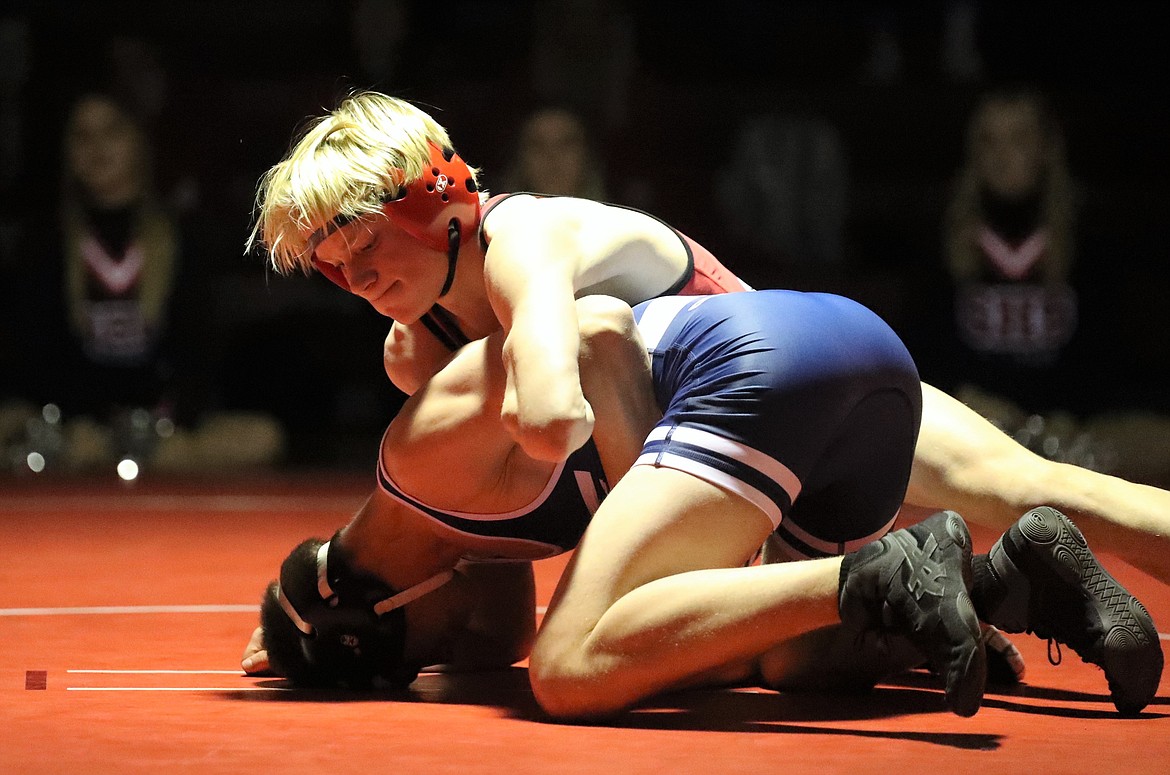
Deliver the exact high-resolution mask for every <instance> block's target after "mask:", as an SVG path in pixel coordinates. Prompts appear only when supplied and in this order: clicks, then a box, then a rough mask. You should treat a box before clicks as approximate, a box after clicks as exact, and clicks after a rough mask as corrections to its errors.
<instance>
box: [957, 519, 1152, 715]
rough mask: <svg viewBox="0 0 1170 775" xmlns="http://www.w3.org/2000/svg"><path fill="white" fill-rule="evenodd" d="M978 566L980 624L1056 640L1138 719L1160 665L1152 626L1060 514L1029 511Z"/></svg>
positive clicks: (1116, 702)
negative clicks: (1096, 670)
mask: <svg viewBox="0 0 1170 775" xmlns="http://www.w3.org/2000/svg"><path fill="white" fill-rule="evenodd" d="M975 565H976V571H977V583H976V587H975V601H976V604H977V607H978V609H979V613H980V616H981V618H983V619H984V621H987V622H989V623H991V624H993V625H995V626H996V627H998V628H1000V629H1001V630H1004V631H1006V632H1032V633H1035V634H1036V635H1038V636H1040V637H1041V638H1048V639H1051V640H1055V641H1056V642H1057V643H1059V644H1062V645H1065V646H1068V647H1070V648H1071V649H1072V650H1073V651H1075V652H1076V653H1077V654H1078V655H1080V657H1081V659H1083V660H1084V661H1086V662H1089V663H1091V664H1094V665H1097V666H1098V667H1101V668H1102V669H1103V670H1104V671H1105V678H1106V680H1107V681H1108V682H1109V691H1110V693H1111V694H1112V697H1113V704H1114V705H1116V706H1117V709H1118V710H1119V711H1121V712H1122V713H1125V714H1134V713H1137V712H1139V711H1140V710H1141V709H1142V708H1144V707H1145V706H1146V705H1147V704H1149V702H1150V700H1152V699H1153V698H1154V694H1155V693H1156V692H1157V691H1158V682H1159V680H1160V679H1161V676H1162V661H1163V657H1162V644H1161V643H1160V642H1159V640H1158V630H1157V628H1156V627H1155V626H1154V621H1153V619H1151V618H1150V614H1149V613H1148V612H1147V611H1146V609H1145V606H1143V605H1142V604H1141V603H1140V602H1139V601H1138V600H1137V598H1135V597H1134V596H1133V595H1131V594H1130V593H1129V592H1128V591H1127V590H1126V589H1125V588H1124V587H1123V586H1121V585H1120V584H1118V583H1117V581H1116V580H1115V579H1114V578H1113V577H1112V576H1110V575H1109V573H1108V572H1107V571H1106V570H1105V569H1104V568H1103V567H1101V564H1100V563H1099V562H1098V561H1097V558H1096V557H1094V556H1093V553H1092V552H1091V551H1090V550H1089V547H1088V544H1086V543H1085V537H1084V536H1083V535H1081V531H1080V530H1078V529H1077V527H1076V525H1074V524H1073V523H1072V520H1070V519H1069V518H1068V517H1066V516H1065V515H1064V514H1061V513H1060V512H1059V511H1057V510H1056V509H1054V508H1050V507H1048V506H1041V507H1038V508H1035V509H1032V510H1031V511H1029V512H1028V513H1027V514H1025V515H1024V516H1022V517H1020V520H1019V521H1018V522H1016V524H1014V525H1012V527H1010V528H1009V529H1008V531H1007V532H1006V533H1004V535H1003V536H1002V537H1001V538H1000V539H999V540H998V541H996V543H995V545H994V546H992V547H991V551H990V552H989V553H988V555H987V557H986V558H976V561H975Z"/></svg>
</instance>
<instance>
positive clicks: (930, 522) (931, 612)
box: [838, 511, 987, 716]
mask: <svg viewBox="0 0 1170 775" xmlns="http://www.w3.org/2000/svg"><path fill="white" fill-rule="evenodd" d="M970 589H971V534H970V533H969V532H968V531H967V525H966V523H964V522H963V518H962V517H960V516H959V515H958V514H956V513H955V512H953V511H940V512H939V513H937V514H934V515H933V516H931V517H928V518H927V519H925V520H923V521H922V522H920V523H919V524H917V525H912V526H911V527H908V528H904V529H902V530H895V531H894V532H892V533H889V534H888V535H886V536H884V537H883V538H882V539H881V540H879V541H874V542H873V543H871V544H867V545H866V546H863V547H862V548H861V549H859V550H858V551H856V552H854V553H852V554H849V555H846V556H845V558H844V561H843V562H842V564H841V586H840V592H839V596H838V610H839V611H840V613H841V622H842V624H844V625H845V626H846V627H852V628H854V629H856V630H858V631H860V632H865V631H869V630H885V631H890V632H894V633H896V634H899V635H903V636H905V637H907V638H908V639H909V640H910V641H911V642H912V643H914V645H916V646H917V647H918V648H919V649H921V650H922V652H923V653H924V654H926V656H927V658H928V659H929V661H930V664H931V667H932V669H933V670H934V672H935V673H937V674H938V675H940V676H941V677H942V679H943V681H944V682H945V686H946V699H947V704H948V705H949V706H950V708H951V710H952V711H954V712H955V713H957V714H958V715H960V716H973V715H975V713H976V711H978V710H979V705H980V703H981V702H982V701H983V689H984V685H985V683H986V680H987V655H986V651H985V649H984V645H983V641H982V639H981V633H980V629H979V619H978V617H976V615H975V607H974V606H973V605H972V603H971V598H970Z"/></svg>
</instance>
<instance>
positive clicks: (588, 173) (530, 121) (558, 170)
mask: <svg viewBox="0 0 1170 775" xmlns="http://www.w3.org/2000/svg"><path fill="white" fill-rule="evenodd" d="M502 190H504V191H508V192H521V191H525V192H530V193H535V194H556V195H559V196H575V197H581V198H584V199H593V200H596V201H605V200H606V191H605V175H604V171H603V170H602V167H601V165H600V163H599V161H598V158H597V155H596V153H595V150H594V148H593V147H592V145H591V143H590V137H589V130H588V128H587V127H586V126H585V123H584V122H583V121H582V120H581V119H580V117H578V116H577V114H575V113H573V112H572V111H570V110H568V109H565V108H558V107H546V108H541V109H539V110H536V111H534V112H533V113H532V114H530V115H529V116H528V118H527V119H526V120H525V121H524V123H523V125H522V126H521V128H520V139H519V142H518V143H517V146H516V149H515V152H514V154H513V157H512V164H511V167H510V168H509V170H508V171H507V174H506V175H505V178H504V186H503V189H502Z"/></svg>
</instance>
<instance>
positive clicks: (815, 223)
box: [716, 112, 849, 287]
mask: <svg viewBox="0 0 1170 775" xmlns="http://www.w3.org/2000/svg"><path fill="white" fill-rule="evenodd" d="M716 202H717V208H718V210H719V212H720V215H721V217H722V219H723V222H724V223H725V224H726V227H727V231H728V233H729V234H730V235H731V236H732V238H734V239H735V241H736V248H737V252H738V253H741V254H742V255H745V256H752V257H753V260H754V261H755V262H756V263H757V264H758V265H759V266H760V269H761V271H762V272H763V273H764V274H765V275H766V277H767V280H766V281H762V282H761V283H760V284H762V285H766V286H775V287H792V286H793V284H794V283H793V279H794V275H796V274H801V275H806V274H812V275H814V276H815V275H818V274H824V273H825V272H826V271H828V272H832V271H833V270H835V269H836V268H837V267H838V265H839V264H840V263H841V262H842V261H843V260H844V236H845V221H846V217H847V215H848V202H849V169H848V159H847V157H846V151H845V148H844V143H843V141H842V138H841V134H840V132H839V131H838V130H837V127H836V126H834V125H833V124H832V123H830V122H829V121H828V120H827V119H825V118H822V117H820V116H817V115H811V114H795V113H793V114H789V113H780V112H777V113H773V114H769V115H764V116H758V117H755V118H751V119H748V120H746V121H745V122H744V123H743V124H742V125H741V126H740V128H739V130H738V132H737V134H736V136H735V140H734V145H733V150H732V157H731V160H730V162H729V163H728V164H727V166H725V167H723V168H722V169H721V170H719V171H718V172H717V174H716Z"/></svg>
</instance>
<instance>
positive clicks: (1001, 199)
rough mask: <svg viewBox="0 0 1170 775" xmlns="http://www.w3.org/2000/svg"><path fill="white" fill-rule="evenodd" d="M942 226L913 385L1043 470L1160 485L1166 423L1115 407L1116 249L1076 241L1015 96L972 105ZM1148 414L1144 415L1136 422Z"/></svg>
mask: <svg viewBox="0 0 1170 775" xmlns="http://www.w3.org/2000/svg"><path fill="white" fill-rule="evenodd" d="M966 139H967V145H966V159H965V163H964V166H963V168H962V170H961V171H960V173H959V176H958V180H957V182H956V185H955V188H954V192H953V196H952V198H951V200H950V203H949V207H948V211H947V214H946V219H945V224H944V246H943V247H944V260H943V262H942V269H943V271H944V273H945V278H944V279H942V281H941V282H940V283H939V284H938V285H937V286H935V287H933V288H925V289H924V290H923V293H922V294H920V296H921V297H922V298H924V299H931V300H934V301H935V302H937V303H939V304H940V305H942V307H941V308H940V307H936V308H935V312H934V313H932V314H933V315H935V317H934V318H933V320H928V321H924V322H923V323H922V327H923V328H931V329H933V330H934V331H935V332H936V333H937V334H938V335H939V338H938V339H936V340H935V344H934V345H933V346H921V347H918V348H917V349H916V352H918V353H920V354H921V356H922V357H921V358H920V364H921V366H922V368H923V372H924V378H925V379H926V381H928V382H932V383H935V384H938V385H939V386H940V387H943V388H944V389H947V390H949V391H950V392H952V393H954V394H955V395H957V396H958V397H959V398H961V399H962V400H964V401H966V402H967V403H969V404H970V405H972V406H973V407H974V408H975V409H977V410H978V411H980V412H982V413H983V414H984V415H986V416H987V417H988V418H989V419H991V420H992V421H993V422H995V423H996V424H998V425H999V426H1000V427H1003V428H1004V429H1006V430H1008V431H1009V432H1012V433H1014V434H1015V435H1016V436H1017V438H1019V439H1020V440H1021V441H1023V442H1024V443H1026V444H1028V445H1029V446H1032V447H1033V448H1035V449H1036V451H1038V452H1041V453H1042V454H1044V455H1045V456H1047V457H1050V458H1055V459H1062V460H1069V461H1071V462H1076V463H1078V464H1081V465H1085V466H1087V467H1090V468H1097V469H1099V470H1106V471H1110V472H1115V473H1121V474H1123V475H1125V476H1128V477H1130V478H1135V479H1138V480H1139V481H1148V482H1154V483H1160V484H1165V483H1166V481H1167V476H1168V474H1170V458H1168V455H1167V453H1166V452H1165V443H1164V441H1159V442H1158V443H1157V444H1152V445H1150V447H1149V448H1146V446H1147V444H1148V443H1149V442H1152V441H1154V439H1155V437H1156V436H1159V435H1160V436H1161V437H1162V438H1163V439H1164V438H1165V434H1166V433H1167V432H1170V425H1168V421H1167V418H1166V417H1165V416H1164V415H1160V414H1158V413H1154V412H1149V411H1142V412H1138V413H1132V412H1127V413H1126V414H1124V415H1121V414H1113V415H1110V416H1108V417H1106V416H1103V415H1101V412H1102V411H1103V410H1107V409H1113V408H1114V407H1119V406H1124V405H1125V403H1126V400H1127V397H1126V389H1127V386H1128V384H1129V382H1130V380H1129V377H1130V376H1131V375H1129V374H1127V373H1126V367H1127V365H1128V364H1126V362H1125V359H1123V358H1121V357H1119V356H1118V352H1119V350H1121V349H1123V345H1125V344H1128V343H1127V342H1124V341H1123V333H1122V330H1121V328H1120V326H1119V325H1118V321H1119V318H1120V315H1119V314H1118V311H1119V310H1118V308H1119V306H1120V305H1122V304H1123V296H1122V291H1121V286H1120V283H1119V278H1120V275H1121V272H1120V271H1119V267H1118V266H1117V264H1116V261H1117V259H1118V257H1119V251H1118V248H1117V241H1116V240H1112V239H1110V237H1109V234H1108V233H1107V232H1096V231H1094V230H1093V229H1091V228H1090V225H1091V221H1090V220H1089V219H1088V218H1087V217H1086V200H1085V198H1084V196H1083V194H1082V189H1081V188H1080V187H1079V186H1078V185H1076V184H1075V182H1074V180H1073V177H1072V175H1071V174H1070V170H1069V167H1068V164H1067V161H1066V157H1065V146H1064V138H1063V132H1062V129H1061V126H1060V124H1059V122H1058V119H1057V117H1056V115H1055V113H1054V112H1053V110H1052V108H1051V106H1050V105H1049V103H1048V101H1047V100H1046V99H1045V98H1044V96H1043V95H1042V94H1040V93H1038V92H1035V91H1033V90H1029V89H1026V88H1007V89H1002V90H996V91H991V92H989V93H987V94H986V95H984V97H983V98H982V99H981V100H980V101H979V103H978V105H977V106H976V108H975V109H974V111H973V113H972V114H971V117H970V121H969V126H968V133H967V138H966ZM1148 408H1149V407H1147V409H1148Z"/></svg>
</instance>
